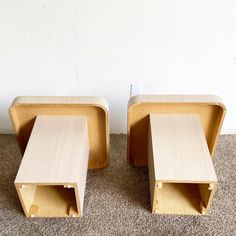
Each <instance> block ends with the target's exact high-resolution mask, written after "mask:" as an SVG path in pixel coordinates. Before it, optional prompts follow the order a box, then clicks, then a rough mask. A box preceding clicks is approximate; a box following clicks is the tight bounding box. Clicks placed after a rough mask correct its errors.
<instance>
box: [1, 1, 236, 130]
mask: <svg viewBox="0 0 236 236" xmlns="http://www.w3.org/2000/svg"><path fill="white" fill-rule="evenodd" d="M235 81H236V0H148V1H147V0H69V1H68V0H50V1H48V0H37V1H32V0H0V131H1V132H9V131H10V130H11V125H10V122H9V119H8V114H7V110H8V107H9V105H10V103H11V101H12V99H13V97H15V96H18V95H100V96H103V97H105V98H106V99H107V100H108V101H109V103H110V111H111V131H112V132H126V109H127V101H128V98H129V85H130V83H133V82H134V83H143V84H144V93H147V94H149V93H153V94H155V93H156V94H163V93H164V94H172V93H173V94H196V93H197V94H218V95H220V96H222V97H223V98H224V100H225V103H226V105H227V108H228V113H227V117H226V120H225V124H224V127H223V132H224V133H230V132H231V133H234V132H236V86H235V84H236V83H235Z"/></svg>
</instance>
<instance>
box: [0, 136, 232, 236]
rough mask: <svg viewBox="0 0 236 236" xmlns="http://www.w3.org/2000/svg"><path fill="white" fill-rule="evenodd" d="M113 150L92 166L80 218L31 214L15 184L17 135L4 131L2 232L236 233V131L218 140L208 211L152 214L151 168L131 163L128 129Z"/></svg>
mask: <svg viewBox="0 0 236 236" xmlns="http://www.w3.org/2000/svg"><path fill="white" fill-rule="evenodd" d="M110 152H111V155H110V166H109V167H108V168H106V169H102V170H96V171H89V172H88V177H87V185H86V195H85V204H84V215H83V217H82V218H81V219H78V218H52V219H46V218H30V219H27V218H25V217H24V215H23V212H22V209H21V205H20V202H19V200H18V197H17V194H16V191H15V188H14V185H13V182H14V179H15V176H16V173H17V170H18V167H19V165H20V161H21V156H20V152H19V149H18V146H17V144H16V141H15V137H14V136H13V135H0V235H224V236H226V235H236V172H235V170H236V169H235V167H236V135H223V136H221V137H220V140H219V142H218V145H217V150H216V154H215V159H214V166H215V170H216V174H217V177H218V180H219V187H218V190H217V192H216V194H215V198H214V201H213V205H212V207H211V210H210V212H209V214H208V215H206V216H173V215H152V214H151V213H150V200H149V187H148V172H147V169H146V168H134V167H131V166H129V165H128V164H127V162H126V136H125V135H111V151H110Z"/></svg>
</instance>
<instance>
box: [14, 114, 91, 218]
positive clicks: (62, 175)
mask: <svg viewBox="0 0 236 236" xmlns="http://www.w3.org/2000/svg"><path fill="white" fill-rule="evenodd" d="M88 158H89V139H88V127H87V118H86V117H85V116H37V117H36V120H35V122H34V126H33V130H32V132H31V135H30V139H29V141H28V145H27V147H26V150H25V152H24V156H23V159H22V162H21V165H20V168H19V170H18V173H17V176H16V179H15V186H16V189H17V192H18V195H19V198H20V201H21V204H22V206H23V209H24V212H25V215H26V216H27V217H30V216H31V217H69V216H73V217H80V216H82V211H83V201H84V192H85V185H86V176H87V168H88Z"/></svg>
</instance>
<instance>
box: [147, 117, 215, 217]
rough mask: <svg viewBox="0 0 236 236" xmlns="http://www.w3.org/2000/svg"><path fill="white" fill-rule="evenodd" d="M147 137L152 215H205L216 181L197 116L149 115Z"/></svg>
mask: <svg viewBox="0 0 236 236" xmlns="http://www.w3.org/2000/svg"><path fill="white" fill-rule="evenodd" d="M148 137H149V138H148V168H149V184H150V195H151V204H152V212H153V213H164V214H187V215H189V214H190V215H193V214H206V213H207V211H208V209H209V207H210V204H211V201H212V197H213V195H214V192H215V189H216V185H217V178H216V174H215V171H214V167H213V164H212V160H211V157H210V153H209V150H208V146H207V142H206V138H205V135H204V131H203V129H202V126H201V122H200V119H199V115H174V114H169V115H156V114H155V115H154V114H150V124H149V135H148Z"/></svg>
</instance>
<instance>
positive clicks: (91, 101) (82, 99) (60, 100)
mask: <svg viewBox="0 0 236 236" xmlns="http://www.w3.org/2000/svg"><path fill="white" fill-rule="evenodd" d="M20 104H22V105H24V104H25V105H26V104H55V105H56V104H65V105H66V104H68V105H76V104H78V105H86V104H87V105H89V106H97V107H100V108H102V109H103V110H104V111H105V112H108V111H109V105H108V102H107V101H106V100H105V99H104V98H102V97H99V96H17V97H15V99H14V100H13V102H12V105H11V107H12V106H14V105H20Z"/></svg>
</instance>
